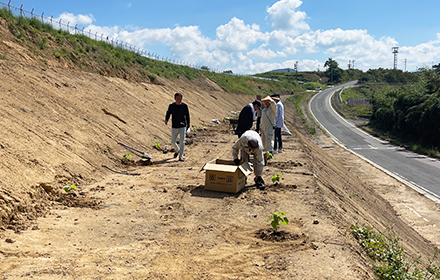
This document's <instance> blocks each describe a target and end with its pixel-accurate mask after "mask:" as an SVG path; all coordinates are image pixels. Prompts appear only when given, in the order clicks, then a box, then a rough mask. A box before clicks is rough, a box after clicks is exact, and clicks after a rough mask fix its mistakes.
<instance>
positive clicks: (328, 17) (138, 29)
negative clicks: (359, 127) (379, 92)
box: [0, 0, 440, 74]
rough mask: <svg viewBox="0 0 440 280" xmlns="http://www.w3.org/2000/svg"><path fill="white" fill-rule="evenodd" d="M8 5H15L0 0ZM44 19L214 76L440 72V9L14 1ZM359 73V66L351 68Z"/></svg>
mask: <svg viewBox="0 0 440 280" xmlns="http://www.w3.org/2000/svg"><path fill="white" fill-rule="evenodd" d="M0 2H3V3H8V2H9V0H0ZM21 5H23V9H24V10H26V11H31V10H32V9H34V13H35V14H38V15H41V13H43V12H44V17H48V18H49V17H51V16H53V19H54V21H59V20H62V22H63V23H64V24H67V22H69V25H70V26H75V25H77V26H78V28H79V29H82V28H84V30H86V31H87V30H90V31H91V33H92V34H104V36H105V37H106V36H109V38H112V39H114V40H119V41H121V40H122V41H123V42H125V43H128V44H131V45H133V46H136V47H138V48H141V49H144V50H148V51H150V52H152V53H155V54H158V55H159V56H161V57H168V58H172V59H176V60H179V61H185V62H187V63H191V64H195V65H204V66H208V67H209V68H211V69H216V70H232V71H233V72H234V73H241V74H253V73H261V72H265V71H270V70H273V69H279V68H293V67H294V63H295V62H296V61H298V70H299V71H310V70H317V69H318V68H319V69H320V70H324V67H323V65H324V63H325V61H326V60H327V59H328V58H332V59H334V60H336V61H337V62H338V63H339V66H340V67H341V68H343V69H347V68H348V64H349V62H350V61H351V62H352V61H353V60H354V68H357V69H361V70H363V71H367V70H368V69H376V68H380V67H381V68H393V63H394V59H393V53H392V50H391V48H392V47H396V46H398V47H399V53H398V63H397V67H398V68H399V69H402V70H407V71H414V70H416V69H417V68H418V67H424V66H427V67H431V66H432V64H438V63H440V22H439V21H438V20H437V19H438V17H439V12H440V1H438V0H421V1H414V0H411V1H409V0H399V1H395V0H380V1H379V0H369V1H356V0H334V1H324V0H303V1H301V0H280V1H261V0H253V1H249V0H234V1H232V0H222V1H209V0H208V1H207V0H193V1H184V0H180V1H177V0H176V1H174V0H160V1H158V0H155V1H145V0H142V1H141V0H124V1H120V0H110V1H84V0H75V1H70V0H63V1H59V0H57V1H54V0H44V1H36V0H34V1H31V0H21V1H15V0H11V6H15V7H20V6H21ZM352 64H353V62H352Z"/></svg>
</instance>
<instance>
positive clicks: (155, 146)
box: [153, 140, 161, 151]
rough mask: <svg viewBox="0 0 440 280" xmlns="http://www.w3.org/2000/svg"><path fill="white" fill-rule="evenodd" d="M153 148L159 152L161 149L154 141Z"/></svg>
mask: <svg viewBox="0 0 440 280" xmlns="http://www.w3.org/2000/svg"><path fill="white" fill-rule="evenodd" d="M153 143H154V148H156V149H157V150H159V151H160V150H161V148H160V144H159V142H157V141H156V140H154V142H153Z"/></svg>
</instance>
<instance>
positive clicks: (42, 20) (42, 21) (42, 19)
mask: <svg viewBox="0 0 440 280" xmlns="http://www.w3.org/2000/svg"><path fill="white" fill-rule="evenodd" d="M43 15H44V12H43V13H42V14H41V23H43V24H44V18H43Z"/></svg>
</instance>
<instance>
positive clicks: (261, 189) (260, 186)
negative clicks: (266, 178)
mask: <svg viewBox="0 0 440 280" xmlns="http://www.w3.org/2000/svg"><path fill="white" fill-rule="evenodd" d="M265 188H266V186H265V185H257V189H259V190H260V191H264V189H265Z"/></svg>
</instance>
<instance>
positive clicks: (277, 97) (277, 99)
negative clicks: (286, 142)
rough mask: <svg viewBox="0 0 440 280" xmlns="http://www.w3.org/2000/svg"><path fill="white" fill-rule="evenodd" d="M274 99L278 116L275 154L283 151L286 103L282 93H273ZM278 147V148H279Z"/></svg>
mask: <svg viewBox="0 0 440 280" xmlns="http://www.w3.org/2000/svg"><path fill="white" fill-rule="evenodd" d="M272 99H273V100H275V102H276V103H277V118H276V121H275V126H276V128H275V143H274V145H273V147H274V151H273V152H274V154H278V153H282V152H283V139H282V138H281V129H282V128H283V127H284V105H283V103H282V102H281V99H280V95H279V94H274V95H272ZM277 147H278V149H277Z"/></svg>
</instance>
